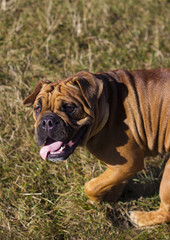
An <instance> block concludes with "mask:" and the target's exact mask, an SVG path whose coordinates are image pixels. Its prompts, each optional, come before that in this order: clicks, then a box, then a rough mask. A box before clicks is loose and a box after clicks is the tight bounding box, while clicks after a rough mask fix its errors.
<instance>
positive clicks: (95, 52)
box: [0, 0, 170, 240]
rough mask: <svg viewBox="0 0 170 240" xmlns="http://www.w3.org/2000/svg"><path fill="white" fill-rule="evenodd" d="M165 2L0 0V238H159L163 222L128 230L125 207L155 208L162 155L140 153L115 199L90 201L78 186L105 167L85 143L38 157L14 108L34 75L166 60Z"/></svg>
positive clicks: (24, 119) (25, 119)
mask: <svg viewBox="0 0 170 240" xmlns="http://www.w3.org/2000/svg"><path fill="white" fill-rule="evenodd" d="M169 4H170V3H169V1H168V0H162V1H158V0H155V1H151V0H145V1H139V0H126V1H125V0H122V1H119V0H115V1H109V0H91V1H86V0H85V1H81V0H79V1H78V0H74V1H69V0H63V1H59V0H49V1H45V0H41V1H40V0H36V1H34V0H1V1H0V177H1V182H0V239H3V240H5V239H17V240H18V239H50V240H51V239H57V240H58V239H119V240H121V239H122V240H124V239H127V240H128V239H138V240H139V239H152V240H156V239H169V225H168V224H165V225H162V226H154V227H149V228H138V229H137V228H135V227H134V226H133V224H132V223H131V222H130V220H129V218H128V211H129V210H132V209H136V208H140V209H146V210H149V209H156V208H157V207H158V205H159V197H158V185H159V182H160V175H161V171H162V162H163V158H159V159H158V161H157V162H158V164H157V165H154V164H153V163H154V161H153V159H150V160H151V161H148V162H151V167H147V168H146V169H145V170H144V171H142V172H141V173H139V174H138V175H137V176H136V177H135V178H133V180H130V184H128V186H127V188H126V190H125V193H124V195H123V196H122V198H121V201H119V202H118V203H117V204H115V205H111V204H109V203H100V204H91V203H90V202H89V201H88V199H87V197H86V196H85V194H84V183H85V182H86V181H87V180H89V179H91V178H92V176H97V175H98V174H100V173H101V172H102V171H103V169H104V168H105V167H104V166H103V165H102V164H101V163H100V162H99V161H98V160H96V159H95V158H94V157H93V156H91V155H90V154H89V153H88V151H87V150H86V149H77V151H76V152H75V154H74V155H72V156H71V157H70V158H69V160H68V161H66V162H63V163H61V164H52V163H49V162H47V161H45V162H42V160H41V159H40V156H39V148H38V147H37V146H36V144H35V140H34V129H33V119H32V116H31V111H30V109H25V108H24V107H23V106H22V101H23V98H24V97H25V96H26V95H27V94H28V93H29V92H30V91H31V90H32V89H33V86H34V85H35V83H36V82H37V81H38V80H39V79H41V78H47V79H49V80H55V79H56V78H63V77H66V76H68V75H70V74H72V73H75V72H77V71H79V70H85V69H87V70H90V71H93V72H97V71H105V70H108V69H109V70H110V69H116V68H126V69H136V68H143V67H145V68H154V67H168V66H169V63H170V60H169V59H170V44H169V42H170V35H169V33H170V19H169V17H170V15H169V7H170V5H169ZM139 190H141V191H139ZM138 197H139V199H138V200H137V198H138Z"/></svg>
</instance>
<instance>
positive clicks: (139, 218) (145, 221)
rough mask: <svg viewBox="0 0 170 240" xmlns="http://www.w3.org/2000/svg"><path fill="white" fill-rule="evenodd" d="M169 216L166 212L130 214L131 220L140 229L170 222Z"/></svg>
mask: <svg viewBox="0 0 170 240" xmlns="http://www.w3.org/2000/svg"><path fill="white" fill-rule="evenodd" d="M168 214H169V213H167V212H164V211H160V210H157V211H151V212H142V211H132V212H130V219H131V220H132V222H134V223H135V224H136V225H137V226H139V227H145V226H151V225H155V224H162V223H164V222H168V219H169V218H168Z"/></svg>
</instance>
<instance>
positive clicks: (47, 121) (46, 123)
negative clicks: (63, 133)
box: [42, 119, 55, 129]
mask: <svg viewBox="0 0 170 240" xmlns="http://www.w3.org/2000/svg"><path fill="white" fill-rule="evenodd" d="M54 125H55V123H54V120H53V119H44V120H43V121H42V128H43V129H51V128H53V127H54Z"/></svg>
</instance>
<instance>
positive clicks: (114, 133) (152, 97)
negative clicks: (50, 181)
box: [24, 69, 170, 226]
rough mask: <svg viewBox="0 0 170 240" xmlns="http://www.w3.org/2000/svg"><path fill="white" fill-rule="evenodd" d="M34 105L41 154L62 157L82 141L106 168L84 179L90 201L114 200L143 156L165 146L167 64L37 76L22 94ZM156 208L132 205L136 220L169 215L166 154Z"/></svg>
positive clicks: (169, 118) (169, 127) (169, 117)
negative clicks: (52, 79)
mask: <svg viewBox="0 0 170 240" xmlns="http://www.w3.org/2000/svg"><path fill="white" fill-rule="evenodd" d="M24 104H25V105H33V109H34V119H35V129H36V130H35V132H36V137H37V143H38V144H39V145H40V146H42V148H41V151H40V154H41V157H42V158H43V159H46V158H48V159H49V160H51V161H53V162H56V161H63V160H65V159H66V158H68V157H69V155H70V154H72V153H73V152H74V150H75V148H76V147H77V146H78V145H80V146H87V148H88V149H89V151H90V152H91V153H92V154H94V155H95V156H96V157H97V158H98V159H100V160H101V161H103V162H105V164H106V165H107V167H108V168H107V170H106V171H105V172H104V173H103V174H102V175H100V176H99V177H97V178H93V179H92V180H91V181H89V182H87V183H86V185H85V192H86V194H87V195H88V197H89V198H90V199H91V200H93V201H101V200H102V199H103V198H106V197H108V196H109V195H111V194H112V197H113V198H112V199H114V200H116V199H117V198H118V197H119V196H120V194H121V192H122V191H123V187H124V186H125V183H126V181H127V179H129V178H131V177H132V176H133V175H134V174H136V173H137V172H138V171H140V170H141V169H143V167H144V157H145V156H148V155H156V154H158V153H165V152H168V151H170V69H169V70H168V69H154V70H136V71H124V70H115V71H110V72H106V73H97V74H92V73H89V72H85V71H82V72H79V73H77V74H75V75H73V76H70V77H68V78H66V79H63V80H58V81H56V82H46V81H40V82H39V83H38V84H37V86H36V87H35V90H34V91H33V93H32V94H31V95H30V96H28V97H27V98H26V99H25V100H24ZM160 200H161V204H160V208H159V209H158V210H157V211H150V212H143V211H133V212H132V213H131V219H132V220H133V221H134V222H135V223H136V224H137V225H139V226H147V225H154V224H160V223H164V222H169V221H170V159H169V160H168V161H167V163H166V166H165V169H164V173H163V177H162V181H161V184H160Z"/></svg>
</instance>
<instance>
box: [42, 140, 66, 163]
mask: <svg viewBox="0 0 170 240" xmlns="http://www.w3.org/2000/svg"><path fill="white" fill-rule="evenodd" d="M61 145H62V142H60V141H59V142H54V143H52V144H50V145H47V146H44V147H42V148H41V150H40V155H41V157H42V159H44V160H45V159H46V158H47V155H48V153H50V152H55V151H57V150H58V149H59V148H60V147H61Z"/></svg>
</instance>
